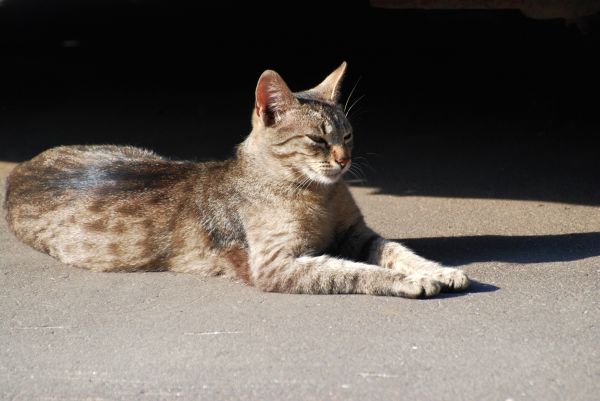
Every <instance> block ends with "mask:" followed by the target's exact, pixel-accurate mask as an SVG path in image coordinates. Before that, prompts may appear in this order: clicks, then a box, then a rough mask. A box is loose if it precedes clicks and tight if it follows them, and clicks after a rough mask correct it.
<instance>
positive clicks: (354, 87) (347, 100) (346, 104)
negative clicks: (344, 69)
mask: <svg viewBox="0 0 600 401" xmlns="http://www.w3.org/2000/svg"><path fill="white" fill-rule="evenodd" d="M361 78H362V76H360V77H358V79H357V80H356V83H355V84H354V86H353V87H352V90H351V91H350V94H349V95H348V99H346V103H345V104H344V114H345V115H346V116H347V115H348V114H347V113H346V107H348V102H349V101H350V99H351V98H352V94H353V93H354V89H356V86H357V85H358V83H359V82H360V79H361Z"/></svg>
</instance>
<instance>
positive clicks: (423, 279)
mask: <svg viewBox="0 0 600 401" xmlns="http://www.w3.org/2000/svg"><path fill="white" fill-rule="evenodd" d="M441 289H442V283H440V282H438V281H437V280H435V279H433V277H431V276H430V275H425V274H422V273H415V274H411V275H410V276H407V277H405V278H403V279H402V280H400V281H398V282H396V283H395V285H394V292H395V293H396V295H398V296H401V297H406V298H419V297H433V296H434V295H437V294H439V293H440V291H441Z"/></svg>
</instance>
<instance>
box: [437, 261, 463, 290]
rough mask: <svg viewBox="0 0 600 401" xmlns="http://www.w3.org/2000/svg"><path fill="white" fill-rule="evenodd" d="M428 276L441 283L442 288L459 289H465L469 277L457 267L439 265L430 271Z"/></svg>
mask: <svg viewBox="0 0 600 401" xmlns="http://www.w3.org/2000/svg"><path fill="white" fill-rule="evenodd" d="M429 274H430V276H431V277H432V278H433V279H434V280H436V281H439V282H440V283H441V284H442V287H443V289H447V290H454V291H460V290H464V289H466V288H467V287H468V286H469V284H470V281H469V277H467V275H466V274H465V272H463V271H462V270H459V269H452V268H450V267H441V268H438V269H435V270H433V271H431V272H430V273H429Z"/></svg>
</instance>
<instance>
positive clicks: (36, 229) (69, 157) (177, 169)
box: [5, 145, 198, 270]
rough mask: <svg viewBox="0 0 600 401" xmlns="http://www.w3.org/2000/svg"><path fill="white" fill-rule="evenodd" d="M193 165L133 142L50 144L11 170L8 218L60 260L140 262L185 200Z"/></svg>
mask: <svg viewBox="0 0 600 401" xmlns="http://www.w3.org/2000/svg"><path fill="white" fill-rule="evenodd" d="M197 170H198V166H197V165H196V164H195V163H191V162H178V161H171V160H168V159H165V158H162V157H160V156H158V155H156V154H155V153H153V152H150V151H146V150H144V149H139V148H135V147H124V146H123V147H121V146H110V145H107V146H62V147H57V148H53V149H50V150H47V151H45V152H43V153H41V154H39V155H38V156H36V157H34V158H33V159H31V160H29V161H27V162H24V163H21V164H20V165H18V166H17V167H15V169H14V170H13V171H12V172H11V174H10V175H9V177H8V179H7V185H6V198H5V208H6V218H7V221H8V224H9V227H10V228H11V230H12V231H13V232H14V233H15V235H16V236H17V237H18V238H20V239H21V240H23V241H24V242H25V243H27V244H29V245H31V246H33V247H34V248H36V249H38V250H41V251H43V252H46V253H49V254H51V255H53V256H56V257H58V258H59V259H61V260H63V261H64V262H66V263H72V264H76V265H80V266H83V267H86V262H85V259H86V258H88V259H90V260H92V259H93V260H94V261H95V262H94V266H89V267H90V268H94V269H99V270H104V269H105V267H104V266H112V265H116V264H117V262H118V264H120V265H123V266H127V265H131V266H133V265H132V264H131V263H130V260H129V259H131V261H133V260H135V261H136V262H135V266H138V265H139V266H141V265H144V264H147V263H149V262H151V261H150V260H149V259H151V258H150V256H149V257H148V258H144V257H143V255H144V254H145V253H146V254H148V255H150V253H153V254H156V252H155V251H157V250H160V242H161V236H163V234H162V230H163V229H164V228H166V227H168V225H169V224H170V223H171V222H172V221H173V220H174V218H175V217H174V216H175V215H176V212H179V213H183V212H185V210H184V208H185V206H186V205H189V204H190V201H189V199H187V197H189V194H191V193H193V191H194V187H193V186H194V184H193V180H192V179H190V177H191V176H192V175H193V174H194V172H195V171H197ZM163 239H164V238H163ZM151 250H152V252H150V251H151ZM99 255H106V256H99ZM75 258H79V259H77V260H75ZM146 259H148V260H146ZM135 266H133V267H135Z"/></svg>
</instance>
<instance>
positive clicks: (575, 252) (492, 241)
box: [395, 232, 600, 266]
mask: <svg viewBox="0 0 600 401" xmlns="http://www.w3.org/2000/svg"><path fill="white" fill-rule="evenodd" d="M395 241H398V242H400V243H402V244H405V245H406V246H408V247H409V248H411V249H412V250H414V251H415V252H416V253H417V254H419V255H422V256H424V257H426V258H428V259H432V260H435V261H438V262H441V263H443V264H445V265H446V266H460V265H465V264H470V263H476V262H506V263H519V264H530V263H551V262H569V261H575V260H580V259H585V258H589V257H593V256H600V232H587V233H571V234H556V235H531V236H529V235H528V236H503V235H478V236H465V237H434V238H408V239H397V240H395Z"/></svg>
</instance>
